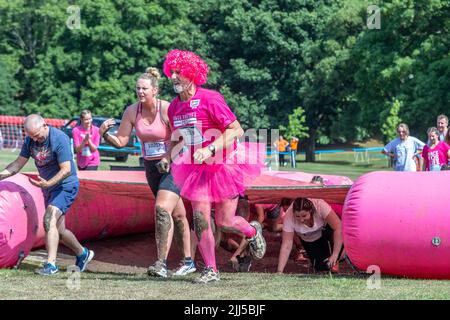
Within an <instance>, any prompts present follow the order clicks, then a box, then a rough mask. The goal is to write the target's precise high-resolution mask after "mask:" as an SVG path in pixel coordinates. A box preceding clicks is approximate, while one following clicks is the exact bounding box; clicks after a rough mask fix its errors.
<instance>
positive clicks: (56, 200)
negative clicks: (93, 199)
mask: <svg viewBox="0 0 450 320" xmlns="http://www.w3.org/2000/svg"><path fill="white" fill-rule="evenodd" d="M79 186H80V185H79V183H71V184H69V185H66V186H64V185H60V186H57V187H55V188H53V189H51V190H45V189H44V190H43V192H44V203H45V207H46V208H47V207H48V206H54V207H56V208H58V209H59V210H60V211H61V212H62V214H63V215H64V214H66V212H67V210H69V208H70V206H71V205H72V203H73V202H74V200H75V198H76V197H77V194H78V188H79Z"/></svg>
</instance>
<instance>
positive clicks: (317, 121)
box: [190, 0, 362, 161]
mask: <svg viewBox="0 0 450 320" xmlns="http://www.w3.org/2000/svg"><path fill="white" fill-rule="evenodd" d="M343 3H344V1H324V0H323V1H313V0H308V1H274V0H263V1H258V2H254V1H248V0H247V1H237V0H233V1H227V2H217V1H214V0H209V1H201V5H200V1H199V0H197V2H195V1H194V5H193V6H192V8H196V11H195V13H194V12H193V13H191V15H190V17H191V19H192V20H193V21H194V22H195V23H197V24H198V25H199V27H200V30H201V31H202V32H203V33H204V34H205V35H206V39H207V43H208V48H207V51H208V56H209V57H211V59H212V60H214V61H217V63H218V66H219V70H217V72H218V74H219V75H218V78H219V79H220V80H221V81H220V83H217V84H215V85H216V86H217V87H218V88H219V89H220V86H223V85H225V86H226V88H227V92H230V93H231V95H237V96H238V97H245V100H244V99H241V101H245V102H247V104H250V105H252V106H253V107H252V111H255V112H256V114H258V115H259V116H260V117H262V116H265V115H267V116H268V120H269V122H270V123H269V124H270V126H271V127H279V125H281V124H283V123H286V121H287V119H288V118H289V115H290V114H292V112H293V110H294V108H295V107H296V106H299V105H301V106H302V107H303V108H304V111H305V120H306V126H307V127H308V129H309V131H308V136H309V138H308V148H307V157H306V158H307V161H314V159H315V158H314V151H315V144H316V139H317V131H318V129H319V128H321V129H322V131H324V132H326V131H328V128H329V127H330V122H331V119H332V118H333V117H335V116H336V114H338V113H339V112H343V111H344V110H345V108H346V104H347V101H348V99H347V95H348V89H347V88H350V87H351V85H349V83H351V77H350V76H349V72H348V68H349V65H351V62H350V61H349V59H350V55H349V48H351V46H352V45H353V43H354V40H352V39H354V38H355V37H356V35H357V34H358V32H359V30H360V29H362V24H361V21H357V20H355V19H354V18H353V16H351V15H350V17H351V18H348V14H349V10H350V9H351V10H353V11H356V12H359V11H361V10H362V7H361V6H359V5H357V4H355V3H357V1H352V2H351V6H350V7H349V8H347V7H345V6H343ZM336 19H337V20H339V21H340V22H342V23H343V25H342V26H339V25H335V24H337V22H336ZM358 24H359V25H358ZM352 37H353V38H352ZM240 108H241V106H239V105H236V106H235V109H236V113H241V114H244V113H245V112H246V111H245V110H242V111H241V110H240ZM248 121H249V122H248V123H247V124H248V125H250V126H253V127H257V126H259V125H262V124H263V121H259V122H257V118H253V119H251V118H250V119H248Z"/></svg>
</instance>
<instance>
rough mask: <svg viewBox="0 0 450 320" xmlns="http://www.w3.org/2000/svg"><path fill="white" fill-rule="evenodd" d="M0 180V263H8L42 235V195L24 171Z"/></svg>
mask: <svg viewBox="0 0 450 320" xmlns="http://www.w3.org/2000/svg"><path fill="white" fill-rule="evenodd" d="M0 184H1V187H0V267H12V266H14V265H15V264H16V263H17V261H18V260H19V259H20V258H21V257H26V256H27V255H28V253H29V252H30V250H31V249H32V248H33V246H34V244H35V241H36V239H42V238H43V237H44V232H43V230H42V229H43V228H42V227H41V228H40V226H42V219H43V213H44V211H45V208H44V198H43V196H42V192H41V189H39V188H37V187H35V186H33V185H32V184H31V183H30V182H29V180H28V177H26V176H24V175H20V174H18V175H15V176H13V177H11V178H8V179H6V180H3V181H1V182H0Z"/></svg>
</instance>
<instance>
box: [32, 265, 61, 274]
mask: <svg viewBox="0 0 450 320" xmlns="http://www.w3.org/2000/svg"><path fill="white" fill-rule="evenodd" d="M35 272H36V273H37V274H40V275H41V276H52V275H54V274H57V273H58V272H59V268H58V266H57V265H54V264H51V263H45V264H44V266H43V267H42V268H41V269H38V270H36V271H35Z"/></svg>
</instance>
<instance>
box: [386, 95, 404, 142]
mask: <svg viewBox="0 0 450 320" xmlns="http://www.w3.org/2000/svg"><path fill="white" fill-rule="evenodd" d="M401 107H402V104H401V102H400V101H398V100H397V99H395V100H394V102H393V103H392V105H391V108H390V109H389V114H388V116H387V117H386V120H385V122H384V123H383V124H382V126H381V132H382V133H383V137H384V142H385V143H388V142H389V141H391V140H393V139H394V138H395V137H396V136H397V134H396V131H397V126H398V125H399V123H400V122H402V119H401V118H400V117H399V115H398V114H399V112H400V109H401Z"/></svg>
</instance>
